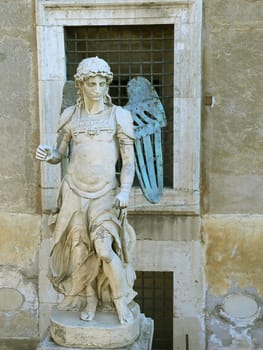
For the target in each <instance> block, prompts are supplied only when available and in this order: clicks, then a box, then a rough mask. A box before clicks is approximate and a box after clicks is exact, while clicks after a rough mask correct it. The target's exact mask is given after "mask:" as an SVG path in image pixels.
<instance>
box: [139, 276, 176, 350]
mask: <svg viewBox="0 0 263 350" xmlns="http://www.w3.org/2000/svg"><path fill="white" fill-rule="evenodd" d="M135 290H136V292H137V293H138V295H137V297H136V298H135V301H136V302H137V303H138V304H139V305H140V307H141V311H142V312H143V313H144V314H145V315H146V317H151V318H152V319H153V320H154V335H153V346H152V349H153V350H171V349H173V272H149V271H147V272H145V271H143V272H141V271H137V272H136V281H135Z"/></svg>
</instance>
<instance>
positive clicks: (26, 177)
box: [0, 0, 40, 350]
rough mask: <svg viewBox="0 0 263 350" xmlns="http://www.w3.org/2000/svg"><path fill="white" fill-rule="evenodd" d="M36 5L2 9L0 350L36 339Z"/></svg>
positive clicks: (11, 4)
mask: <svg viewBox="0 0 263 350" xmlns="http://www.w3.org/2000/svg"><path fill="white" fill-rule="evenodd" d="M33 4H34V1H32V0H23V1H20V0H14V1H11V2H10V1H5V0H4V1H1V11H0V32H1V36H0V72H1V79H0V105H1V108H0V125H1V138H0V145H1V162H0V349H16V350H19V349H30V348H31V347H32V349H33V348H34V344H35V343H36V339H37V338H38V245H39V238H40V235H39V232H40V215H39V214H37V213H38V212H39V207H40V203H39V198H38V196H39V190H38V184H39V182H40V179H39V171H38V164H37V162H35V160H34V151H35V148H36V145H37V143H38V138H39V136H38V133H39V126H38V102H37V98H38V93H37V64H36V33H35V26H34V22H35V14H34V5H33Z"/></svg>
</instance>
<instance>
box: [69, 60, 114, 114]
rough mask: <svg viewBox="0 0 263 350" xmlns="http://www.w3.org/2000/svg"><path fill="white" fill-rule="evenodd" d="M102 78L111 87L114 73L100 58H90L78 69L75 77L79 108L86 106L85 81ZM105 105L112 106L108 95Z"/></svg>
mask: <svg viewBox="0 0 263 350" xmlns="http://www.w3.org/2000/svg"><path fill="white" fill-rule="evenodd" d="M97 75H99V76H101V77H103V78H105V79H106V83H107V85H108V87H109V85H110V83H111V82H112V79H113V73H112V72H111V69H110V66H109V65H108V63H107V62H106V61H104V60H103V59H102V58H99V57H97V56H96V57H89V58H85V59H84V60H82V61H81V62H80V64H79V65H78V68H77V72H76V74H75V75H74V78H75V86H76V89H77V95H78V98H77V102H76V104H77V106H78V107H80V108H81V107H82V106H83V105H84V97H83V91H82V85H83V82H84V81H85V80H88V79H89V78H91V77H95V76H97ZM104 103H106V104H108V105H112V102H111V97H110V95H109V94H108V93H106V95H105V96H104Z"/></svg>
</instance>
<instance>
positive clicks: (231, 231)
mask: <svg viewBox="0 0 263 350" xmlns="http://www.w3.org/2000/svg"><path fill="white" fill-rule="evenodd" d="M262 16H263V4H262V1H257V0H240V1H238V4H237V2H233V1H231V0H222V1H216V0H205V1H204V23H203V25H204V31H203V48H204V62H203V93H204V96H213V99H212V106H204V109H203V128H202V137H203V142H202V150H203V167H202V168H203V178H202V182H203V195H202V203H203V213H204V214H205V216H203V219H202V224H203V238H204V242H205V248H206V268H205V271H206V282H207V300H206V311H207V341H208V343H207V344H208V349H209V350H212V349H216V350H218V349H221V348H224V349H262V348H263V339H262V337H260V336H259V334H261V333H262V322H261V321H260V319H261V317H262V314H260V313H259V315H258V320H254V321H253V322H251V324H246V325H243V326H242V324H241V323H240V319H238V318H236V319H226V318H225V317H222V315H219V313H218V310H219V309H220V310H221V308H222V305H224V302H225V301H226V300H228V299H227V298H228V297H229V296H233V295H234V297H236V299H235V300H238V296H239V295H242V296H245V297H246V298H247V299H246V300H247V301H248V304H249V300H250V298H252V299H253V300H255V301H256V303H257V305H258V310H259V311H260V309H261V307H262V297H263V289H262V286H263V280H262V253H261V252H262V248H263V243H262V237H261V236H262V223H263V219H262V213H263V206H262V200H263V192H262V190H261V189H262V185H263V176H262V175H263V157H262V143H263V137H262V136H263V131H262V130H263V128H262V127H263V119H262V97H261V96H262V93H263V85H262V81H263V71H262V69H261V66H262V55H263V48H262V34H263V23H262V18H263V17H262ZM244 308H245V306H244V305H242V304H240V305H238V306H237V309H236V310H235V312H234V314H235V313H239V312H240V311H241V310H244ZM250 311H251V312H252V310H251V307H250V310H249V308H248V310H246V312H247V314H246V320H248V318H249V312H250ZM228 316H229V315H228ZM250 316H251V315H250Z"/></svg>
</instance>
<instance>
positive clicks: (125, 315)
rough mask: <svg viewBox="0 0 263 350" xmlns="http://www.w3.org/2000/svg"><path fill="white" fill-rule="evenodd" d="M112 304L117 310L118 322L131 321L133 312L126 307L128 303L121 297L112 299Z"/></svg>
mask: <svg viewBox="0 0 263 350" xmlns="http://www.w3.org/2000/svg"><path fill="white" fill-rule="evenodd" d="M114 304H115V307H116V310H117V314H118V317H119V320H120V323H121V324H123V323H131V322H132V321H133V314H132V312H131V311H130V309H129V308H128V305H127V304H126V302H125V301H124V299H123V298H117V299H114Z"/></svg>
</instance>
